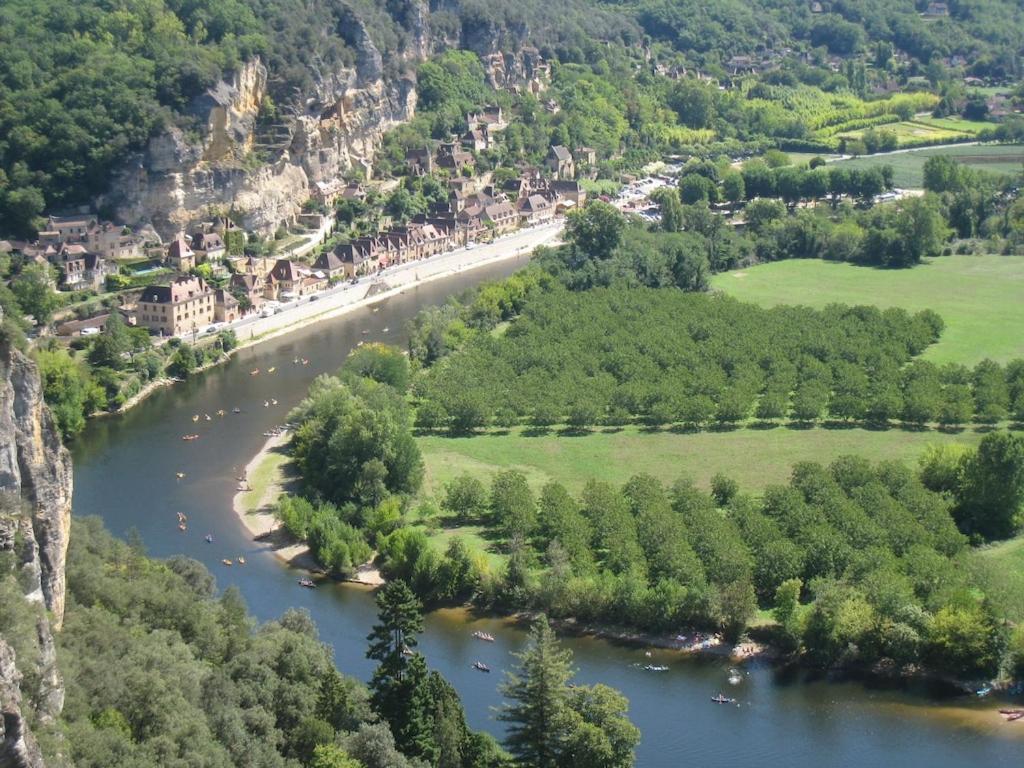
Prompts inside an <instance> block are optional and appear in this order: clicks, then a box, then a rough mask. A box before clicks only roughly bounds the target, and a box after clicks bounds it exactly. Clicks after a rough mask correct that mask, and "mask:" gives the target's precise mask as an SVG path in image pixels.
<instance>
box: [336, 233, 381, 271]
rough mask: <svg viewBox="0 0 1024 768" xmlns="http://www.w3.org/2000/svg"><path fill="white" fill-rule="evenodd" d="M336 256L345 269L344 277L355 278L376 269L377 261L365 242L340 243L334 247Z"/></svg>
mask: <svg viewBox="0 0 1024 768" xmlns="http://www.w3.org/2000/svg"><path fill="white" fill-rule="evenodd" d="M334 255H335V256H337V257H338V258H339V259H340V260H341V263H342V265H343V266H344V269H345V277H346V278H350V279H351V278H355V277H360V276H362V275H368V274H370V273H371V272H375V271H377V269H378V267H379V262H378V261H377V257H376V255H375V254H373V253H372V252H371V248H370V247H369V246H368V245H367V244H366V243H360V242H351V243H341V244H340V245H336V246H335V247H334Z"/></svg>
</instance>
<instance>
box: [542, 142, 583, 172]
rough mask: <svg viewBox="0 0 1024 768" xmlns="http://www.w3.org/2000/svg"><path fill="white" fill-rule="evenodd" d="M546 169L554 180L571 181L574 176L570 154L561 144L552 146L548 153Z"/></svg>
mask: <svg viewBox="0 0 1024 768" xmlns="http://www.w3.org/2000/svg"><path fill="white" fill-rule="evenodd" d="M548 168H550V169H551V172H552V173H553V174H554V175H555V178H556V179H571V178H573V177H574V176H575V175H576V166H575V164H574V163H573V159H572V153H571V152H570V151H569V150H568V149H566V148H565V147H563V146H562V145H561V144H554V145H552V147H551V149H550V150H549V151H548Z"/></svg>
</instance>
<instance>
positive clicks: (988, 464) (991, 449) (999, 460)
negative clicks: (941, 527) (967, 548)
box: [953, 432, 1024, 540]
mask: <svg viewBox="0 0 1024 768" xmlns="http://www.w3.org/2000/svg"><path fill="white" fill-rule="evenodd" d="M955 495H956V500H957V505H956V508H955V509H954V511H953V514H954V517H955V518H956V522H957V525H958V526H959V527H960V530H961V531H963V532H964V533H967V534H976V535H978V536H980V537H982V538H983V539H986V540H992V539H1002V538H1007V537H1009V536H1012V535H1013V533H1014V531H1015V530H1016V529H1017V528H1018V527H1019V526H1020V523H1021V516H1020V515H1021V503H1022V502H1024V438H1022V437H1020V436H1018V435H1014V434H1011V433H1009V432H991V433H989V434H987V435H985V436H984V437H983V438H982V439H981V443H980V444H979V445H978V450H977V451H976V452H975V453H974V454H973V455H968V456H967V457H966V458H965V459H964V461H963V465H962V469H961V473H960V482H959V485H958V487H957V489H956V492H955Z"/></svg>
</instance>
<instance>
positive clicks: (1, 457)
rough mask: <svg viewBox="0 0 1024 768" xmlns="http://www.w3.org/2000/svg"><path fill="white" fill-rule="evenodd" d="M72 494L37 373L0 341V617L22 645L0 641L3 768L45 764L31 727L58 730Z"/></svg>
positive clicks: (12, 640) (0, 750) (68, 469)
mask: <svg viewBox="0 0 1024 768" xmlns="http://www.w3.org/2000/svg"><path fill="white" fill-rule="evenodd" d="M71 486H72V475H71V459H70V457H69V455H68V452H67V451H66V450H65V448H64V447H63V446H62V445H61V441H60V436H59V433H58V431H57V428H56V425H55V423H54V421H53V418H52V416H51V415H50V412H49V409H48V408H47V407H46V405H45V404H44V403H43V392H42V385H41V382H40V380H39V372H38V370H37V369H36V366H35V364H34V363H33V362H32V361H31V360H29V359H28V358H27V357H26V356H25V355H24V354H23V353H21V352H20V351H19V350H17V349H15V348H14V347H12V346H11V345H10V343H9V342H8V341H7V340H6V339H5V338H0V563H2V564H3V565H4V567H5V570H4V572H3V573H0V578H2V579H3V580H4V586H5V591H4V593H3V594H4V597H5V599H6V601H7V602H6V604H5V605H4V606H3V611H2V613H3V616H4V619H5V622H10V623H11V626H13V627H15V628H16V629H17V637H16V638H15V637H0V715H2V721H0V766H2V767H4V768H6V766H16V767H17V768H23V767H31V768H35V767H36V766H41V765H42V764H43V763H42V757H41V756H40V753H39V749H38V747H37V745H36V743H35V740H34V739H33V737H32V733H31V729H30V727H29V723H37V724H39V725H42V726H46V725H50V724H52V723H53V722H54V720H55V719H56V718H57V716H58V715H59V714H60V712H61V709H62V708H63V705H64V688H63V683H62V680H61V677H60V673H59V671H58V669H57V658H56V652H55V650H54V643H53V631H54V630H57V629H60V626H61V623H62V621H63V618H64V597H65V572H64V563H65V557H66V554H67V548H68V536H69V532H70V527H71ZM12 587H13V593H12V591H11V588H12ZM19 601H23V602H19ZM15 646H17V648H18V651H17V653H16V652H15Z"/></svg>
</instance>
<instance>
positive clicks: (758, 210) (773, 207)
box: [743, 200, 786, 233]
mask: <svg viewBox="0 0 1024 768" xmlns="http://www.w3.org/2000/svg"><path fill="white" fill-rule="evenodd" d="M785 216H786V208H785V206H783V205H782V203H780V202H779V201H778V200H754V201H752V202H750V203H749V204H748V205H747V207H746V209H744V211H743V218H744V219H745V220H746V222H747V226H748V227H750V230H751V231H752V232H754V233H760V232H761V231H763V230H764V229H765V227H767V225H769V224H770V223H771V222H773V221H778V220H779V219H782V218H785Z"/></svg>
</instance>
